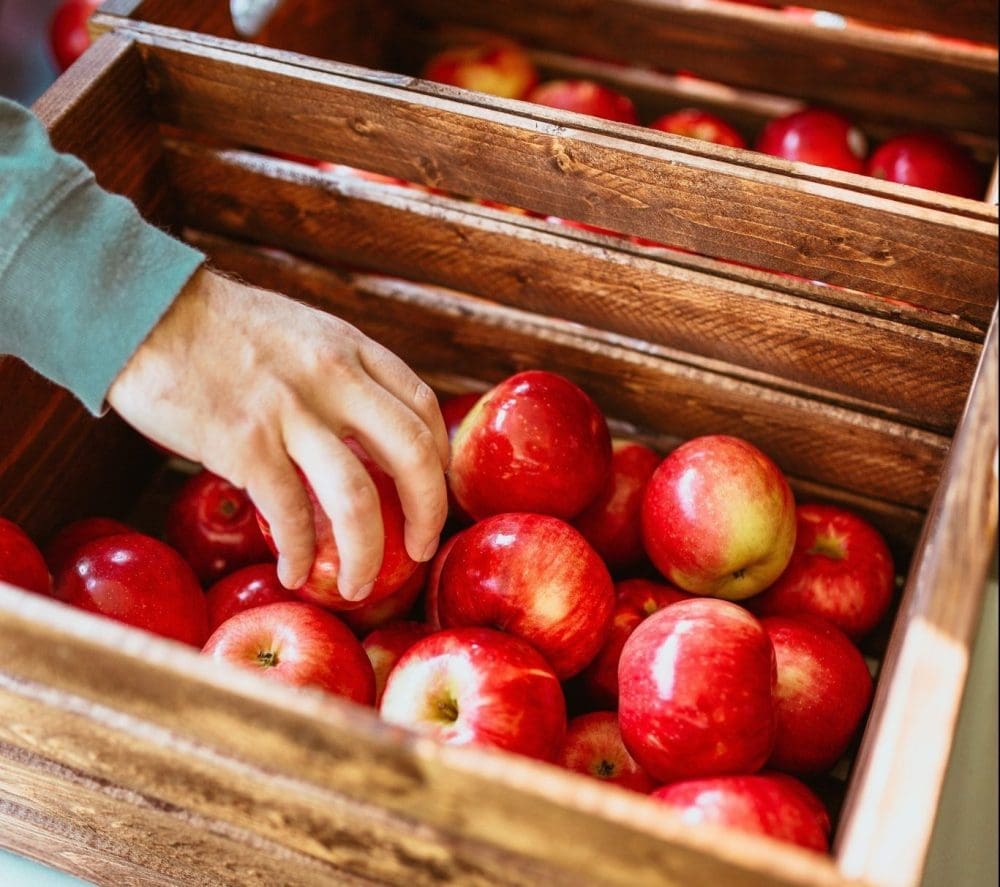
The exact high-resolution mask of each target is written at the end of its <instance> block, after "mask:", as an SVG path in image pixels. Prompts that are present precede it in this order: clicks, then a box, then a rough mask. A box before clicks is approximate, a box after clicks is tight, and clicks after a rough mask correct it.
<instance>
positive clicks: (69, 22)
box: [49, 0, 103, 71]
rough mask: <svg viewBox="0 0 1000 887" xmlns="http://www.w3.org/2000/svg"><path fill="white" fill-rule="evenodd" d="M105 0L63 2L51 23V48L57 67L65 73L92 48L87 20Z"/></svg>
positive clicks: (64, 0) (68, 0)
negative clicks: (89, 47) (88, 48)
mask: <svg viewBox="0 0 1000 887" xmlns="http://www.w3.org/2000/svg"><path fill="white" fill-rule="evenodd" d="M102 2H103V0H63V2H62V3H60V4H59V5H58V6H57V7H56V10H55V12H54V13H53V15H52V18H51V20H50V21H49V46H50V48H51V50H52V55H53V57H54V58H55V61H56V67H57V68H58V69H59V70H60V71H65V70H66V69H67V68H68V67H69V66H70V65H72V64H73V62H75V61H76V60H77V59H78V58H79V57H80V56H81V55H83V53H84V52H85V51H86V49H87V47H88V46H90V33H89V32H88V31H87V19H89V18H90V16H91V15H92V14H93V12H94V11H95V10H96V9H97V7H98V6H100V5H101V3H102Z"/></svg>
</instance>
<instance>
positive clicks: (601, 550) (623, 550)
mask: <svg viewBox="0 0 1000 887" xmlns="http://www.w3.org/2000/svg"><path fill="white" fill-rule="evenodd" d="M659 464H660V456H659V455H657V454H656V453H655V452H654V451H653V450H651V449H650V448H649V447H647V446H645V445H643V444H640V443H634V442H633V441H629V440H622V439H620V438H615V439H613V440H612V441H611V472H610V474H609V475H608V479H607V480H606V481H605V484H604V489H603V490H602V491H601V492H600V493H598V495H597V498H596V499H594V501H593V502H591V503H590V505H588V506H587V507H586V508H584V510H583V511H581V512H580V513H579V514H578V515H577V516H576V517H575V518H574V519H573V526H575V527H576V528H577V529H578V530H579V531H580V532H581V533H583V538H584V539H586V540H587V541H588V542H589V543H590V544H591V545H592V546H593V547H594V550H595V551H596V552H597V553H598V554H599V555H600V556H601V557H602V558H604V562H605V563H606V564H607V565H608V568H609V569H610V570H611V571H612V572H616V571H623V570H628V569H631V568H634V567H637V566H638V565H639V564H641V563H642V562H643V561H644V560H645V559H646V551H645V549H644V548H643V546H642V529H641V520H640V516H641V514H642V498H643V494H644V493H645V492H646V484H647V483H649V479H650V478H651V477H652V476H653V472H654V471H656V468H657V466H658V465H659Z"/></svg>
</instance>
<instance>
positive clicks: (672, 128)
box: [649, 108, 747, 148]
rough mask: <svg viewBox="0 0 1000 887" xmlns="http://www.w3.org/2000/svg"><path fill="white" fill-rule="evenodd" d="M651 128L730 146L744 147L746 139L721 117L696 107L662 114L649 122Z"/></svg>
mask: <svg viewBox="0 0 1000 887" xmlns="http://www.w3.org/2000/svg"><path fill="white" fill-rule="evenodd" d="M649 126H650V128H651V129H658V130H660V131H661V132H670V133H673V134H674V135H679V136H687V137H688V138H692V139H701V140H702V141H704V142H714V143H715V144H716V145H727V146H728V147H730V148H745V147H746V146H747V143H746V141H745V140H744V139H743V136H741V135H740V134H739V133H738V132H737V131H736V130H735V129H733V127H731V126H730V125H729V124H728V123H726V121H725V120H723V119H722V118H721V117H717V116H716V115H715V114H709V113H708V112H707V111H701V110H699V109H698V108H682V109H681V110H679V111H673V112H671V113H670V114H664V115H663V116H662V117H659V118H657V119H656V120H654V121H653V122H652V123H650V124H649Z"/></svg>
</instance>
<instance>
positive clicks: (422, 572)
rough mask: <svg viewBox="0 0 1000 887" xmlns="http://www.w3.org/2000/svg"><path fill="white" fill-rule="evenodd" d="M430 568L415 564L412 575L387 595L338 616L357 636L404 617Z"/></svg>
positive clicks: (425, 565)
mask: <svg viewBox="0 0 1000 887" xmlns="http://www.w3.org/2000/svg"><path fill="white" fill-rule="evenodd" d="M430 568H431V565H430V564H429V563H422V564H417V568H416V570H414V571H413V575H411V576H410V578H409V579H407V580H406V581H405V582H404V583H403V584H402V585H401V586H400V587H399V588H397V589H396V590H395V591H394V592H393V593H392V594H390V595H389V596H388V597H384V598H382V600H380V601H375V603H373V604H369V603H367V602H365V603H364V606H361V607H358V609H356V610H345V611H344V612H342V613H341V614H340V618H341V619H343V620H344V623H345V624H346V625H347V627H348V628H350V629H351V630H352V631H353V632H354V633H355V634H356V635H358V637H361V636H362V635H366V634H368V632H370V631H374V630H375V629H376V628H378V627H379V626H381V625H385V624H386V623H387V622H392V621H393V620H394V619H402V618H404V617H405V616H406V615H407V614H408V613H409V612H410V610H412V609H413V605H414V604H415V603H416V602H417V598H418V597H420V592H421V591H423V590H424V584H425V583H426V581H427V575H428V573H429V572H430Z"/></svg>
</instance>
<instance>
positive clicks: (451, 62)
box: [422, 37, 538, 99]
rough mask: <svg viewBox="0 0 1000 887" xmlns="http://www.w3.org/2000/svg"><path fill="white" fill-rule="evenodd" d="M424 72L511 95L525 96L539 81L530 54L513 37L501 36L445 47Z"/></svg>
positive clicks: (429, 76)
mask: <svg viewBox="0 0 1000 887" xmlns="http://www.w3.org/2000/svg"><path fill="white" fill-rule="evenodd" d="M422 76H423V78H424V79H425V80H433V81H435V82H437V83H447V84H449V85H451V86H460V87H462V88H463V89H471V90H475V91H476V92H485V93H489V94H490V95H495V96H500V97H501V98H508V99H523V98H524V97H525V96H526V95H527V94H528V93H529V92H530V91H531V89H532V87H533V86H534V85H535V84H536V83H537V82H538V72H537V71H536V70H535V66H534V64H533V63H532V61H531V59H530V58H529V57H528V54H527V53H526V52H525V51H524V50H523V49H522V48H521V47H520V46H518V45H517V44H516V43H514V42H513V41H511V40H506V39H504V38H500V37H497V38H493V39H490V40H487V41H484V42H483V43H480V44H478V45H474V46H456V47H453V48H451V49H445V50H443V51H442V52H439V53H437V54H436V55H434V56H433V57H432V58H430V59H429V60H428V61H427V64H426V65H424V69H423V74H422Z"/></svg>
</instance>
